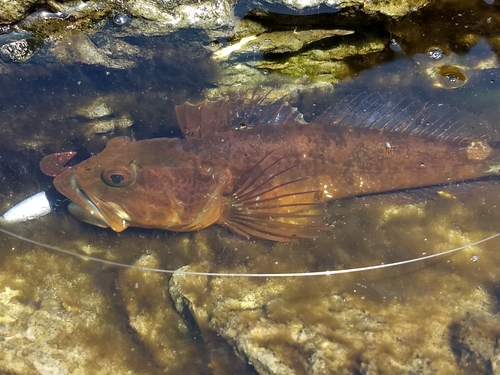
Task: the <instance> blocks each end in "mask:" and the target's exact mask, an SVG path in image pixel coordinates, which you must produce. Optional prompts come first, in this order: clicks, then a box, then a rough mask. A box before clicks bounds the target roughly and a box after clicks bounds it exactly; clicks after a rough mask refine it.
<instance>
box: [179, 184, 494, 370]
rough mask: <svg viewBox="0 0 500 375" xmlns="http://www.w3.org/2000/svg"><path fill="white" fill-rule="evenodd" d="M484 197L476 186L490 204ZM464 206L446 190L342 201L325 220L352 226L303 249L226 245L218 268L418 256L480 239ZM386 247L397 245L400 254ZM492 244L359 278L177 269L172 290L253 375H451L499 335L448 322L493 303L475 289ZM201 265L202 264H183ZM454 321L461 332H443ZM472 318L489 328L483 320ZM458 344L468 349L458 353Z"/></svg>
mask: <svg viewBox="0 0 500 375" xmlns="http://www.w3.org/2000/svg"><path fill="white" fill-rule="evenodd" d="M491 194H494V192H493V191H492V192H491ZM443 196H446V195H443ZM488 196H489V195H488V194H485V195H484V194H483V198H484V199H486V200H487V201H488V199H489V198H488ZM443 205H444V206H446V207H447V209H446V210H445V209H444V206H443ZM363 207H364V208H363ZM470 207H475V206H474V205H473V204H472V202H469V203H465V204H462V203H459V202H457V201H456V200H454V199H451V198H443V200H442V201H433V202H426V203H421V204H418V205H415V204H409V205H408V204H406V205H401V204H399V205H396V204H387V203H385V204H384V203H383V201H377V200H360V201H358V202H355V203H354V204H351V205H350V209H349V208H347V207H346V208H345V209H346V210H349V212H356V214H351V215H350V216H349V218H348V219H346V215H348V214H347V211H343V210H344V209H343V208H342V207H341V206H336V207H335V214H334V215H333V216H334V217H333V218H332V219H333V220H334V223H336V222H337V220H338V221H339V222H340V221H342V220H349V221H350V222H349V225H340V226H339V227H338V228H336V229H334V230H333V232H332V233H329V236H328V238H330V241H326V242H323V240H322V239H321V238H320V239H318V240H317V241H316V243H315V244H309V246H307V249H308V250H307V252H306V253H304V249H303V246H304V244H303V245H302V246H300V245H297V247H295V246H287V247H286V248H285V246H282V245H274V246H272V250H271V249H268V250H267V251H266V245H263V244H260V245H259V244H243V243H240V242H232V243H231V245H232V247H233V248H236V249H237V254H232V255H229V256H228V257H229V261H225V262H221V264H220V266H221V267H220V268H219V269H218V271H219V272H230V273H243V274H245V273H271V272H300V271H304V270H306V269H307V268H309V267H314V265H316V266H317V265H321V269H325V268H330V269H335V265H339V264H343V265H344V266H343V267H341V268H351V267H360V266H366V265H370V264H371V265H377V264H385V263H390V262H394V261H400V260H402V259H408V258H412V257H418V256H422V251H424V255H425V254H427V252H425V251H444V250H447V249H450V248H453V247H458V246H462V245H464V244H467V243H470V242H471V241H473V240H476V239H481V238H484V237H485V236H486V235H487V233H484V232H482V231H481V230H479V229H478V232H474V230H473V229H472V228H471V224H470V223H471V222H477V220H478V217H480V216H481V212H476V211H472V210H470V209H469V208H470ZM332 212H333V211H332ZM444 212H448V213H449V214H445V213H444ZM337 217H338V219H337ZM355 217H356V218H358V220H359V222H357V221H356V219H354V218H355ZM423 223H426V224H425V225H424V224H423ZM337 225H339V224H337ZM349 228H352V229H349ZM361 228H363V229H362V234H361V235H360V230H361ZM370 228H371V229H370ZM389 228H390V230H389ZM461 228H468V230H467V232H462V229H461ZM331 238H334V239H335V241H331ZM390 238H392V240H391V239H390ZM318 241H319V243H318ZM379 241H380V242H379ZM392 241H396V242H394V243H392ZM349 243H351V244H356V245H355V246H354V247H350V246H349V245H348V244H349ZM376 243H378V245H375V244H376ZM364 244H366V245H364ZM228 245H229V244H228V243H227V244H224V245H222V244H220V245H218V246H221V247H227V246H228ZM354 248H356V250H354ZM362 248H364V249H365V250H361V249H362ZM387 248H388V249H398V248H404V253H402V252H399V251H396V250H390V251H389V250H388V249H387ZM494 248H495V246H493V245H492V246H491V249H490V251H488V252H487V253H486V254H483V255H481V257H480V258H479V259H480V262H483V263H482V264H483V266H480V265H478V264H477V262H478V260H477V259H478V257H477V254H478V252H479V249H478V248H477V247H471V248H469V249H468V250H465V251H464V252H463V253H461V254H459V255H455V256H454V257H452V258H448V259H445V260H444V261H443V262H438V263H435V264H431V263H421V264H418V263H417V264H416V265H408V266H399V267H397V268H394V269H386V270H378V271H375V270H373V271H370V272H365V273H359V274H357V273H351V274H346V275H333V276H322V277H320V276H317V277H312V276H310V277H305V278H298V277H294V278H292V277H283V278H269V277H268V278H255V277H246V278H245V277H226V278H224V277H206V276H200V277H198V276H192V275H185V274H175V275H174V276H173V277H172V279H171V281H170V293H171V294H172V296H173V299H174V301H175V302H176V307H177V309H178V310H179V311H185V310H186V309H187V310H188V311H189V312H190V313H191V314H192V316H193V317H194V318H195V320H196V322H197V324H198V325H199V327H200V330H201V331H202V334H203V335H204V337H205V336H206V337H210V335H213V334H214V333H215V334H218V335H220V336H222V337H223V338H224V339H225V340H227V342H228V343H230V344H231V345H232V346H233V347H234V348H235V350H236V352H237V353H238V354H239V355H241V356H243V357H244V358H245V359H246V360H247V361H248V363H250V364H251V365H252V366H253V367H254V369H255V370H256V371H257V372H258V373H259V374H308V375H309V374H324V373H335V374H351V373H352V371H353V370H354V371H357V372H360V373H369V374H388V373H418V374H436V373H439V374H456V373H459V372H460V371H462V369H464V368H465V366H466V364H465V363H468V362H467V358H469V359H470V358H472V359H473V360H477V361H478V362H481V366H483V365H484V364H486V363H488V361H494V357H495V356H496V352H495V351H494V346H491V343H492V342H493V341H494V340H495V337H496V336H495V335H496V333H495V332H496V331H494V332H493V331H492V332H491V334H490V335H488V338H487V340H483V341H481V340H482V339H480V340H479V341H478V339H479V338H480V337H483V334H481V333H478V334H477V339H476V338H474V337H476V336H474V335H473V334H472V332H473V331H475V330H474V329H470V330H468V329H466V328H464V327H466V326H467V325H468V323H456V322H460V319H461V317H463V316H468V315H467V314H469V313H470V312H474V311H484V312H488V311H492V309H494V306H495V300H494V298H493V296H492V295H491V294H490V293H489V292H488V290H486V289H485V288H477V285H478V284H481V283H483V282H490V280H491V279H490V277H493V279H495V280H496V276H494V273H492V274H491V275H487V274H486V273H484V271H483V270H482V267H486V265H489V266H491V267H492V268H491V269H495V268H496V267H498V259H496V258H495V255H494V253H495V251H494ZM321 249H323V250H321ZM431 249H432V250H431ZM483 251H484V250H483ZM323 252H324V253H323ZM238 259H239V260H238ZM264 259H266V260H264ZM330 262H331V265H328V264H329V263H330ZM200 267H201V268H202V267H203V264H202V263H199V264H197V265H196V264H194V265H193V268H192V269H191V266H190V267H186V268H184V269H183V271H189V270H197V271H199V270H200ZM205 267H206V265H205ZM323 267H325V268H323ZM202 269H203V268H202ZM493 322H494V320H492V321H491V323H488V324H494V323H493ZM453 324H458V326H457V327H461V328H460V329H458V328H457V329H455V330H454V331H452V332H450V327H452V325H453ZM477 324H478V325H480V326H481V327H482V326H483V325H484V329H485V331H486V332H488V331H490V330H489V329H488V324H482V323H480V322H479V323H477ZM463 343H466V345H467V346H466V348H465V349H464V350H460V351H457V348H462V347H463ZM467 347H469V348H470V350H469V349H467ZM467 353H473V354H467ZM467 355H468V356H469V357H467ZM457 356H458V357H460V358H464V359H461V361H463V363H461V362H457V361H456V358H457ZM471 356H472V357H471ZM483 367H484V366H483Z"/></svg>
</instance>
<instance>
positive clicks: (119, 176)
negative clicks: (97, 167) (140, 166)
mask: <svg viewBox="0 0 500 375" xmlns="http://www.w3.org/2000/svg"><path fill="white" fill-rule="evenodd" d="M101 177H102V180H103V181H104V183H105V184H106V185H109V186H112V187H127V186H130V185H132V184H133V183H134V182H135V180H136V174H135V170H134V169H133V168H132V167H130V166H123V167H118V168H112V169H107V170H105V171H103V172H102V176H101Z"/></svg>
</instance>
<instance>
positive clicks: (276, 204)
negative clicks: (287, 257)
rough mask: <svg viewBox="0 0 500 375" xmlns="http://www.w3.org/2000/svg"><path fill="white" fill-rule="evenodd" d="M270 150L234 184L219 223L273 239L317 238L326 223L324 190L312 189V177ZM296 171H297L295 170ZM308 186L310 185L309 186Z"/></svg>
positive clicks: (247, 234)
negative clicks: (322, 200) (322, 201)
mask: <svg viewBox="0 0 500 375" xmlns="http://www.w3.org/2000/svg"><path fill="white" fill-rule="evenodd" d="M272 154H273V153H272V152H271V153H268V154H267V155H266V156H265V157H264V158H263V159H262V160H260V161H259V162H258V163H257V164H255V165H254V166H253V167H251V168H249V169H248V170H247V171H246V173H244V174H243V175H242V176H241V177H240V179H239V180H238V181H237V183H236V184H235V186H234V188H233V190H232V192H231V194H230V196H229V197H228V200H227V206H226V208H225V209H224V210H223V213H222V215H221V220H220V222H219V223H220V224H222V225H224V226H226V227H227V228H229V229H230V230H232V231H233V232H236V233H238V234H240V235H242V236H244V237H257V238H262V239H266V240H270V241H293V240H298V239H304V238H309V239H314V238H316V237H317V236H318V234H319V231H321V230H325V229H329V227H328V226H327V225H326V224H325V222H324V219H325V216H326V214H325V210H324V203H321V202H320V201H319V197H320V196H321V192H320V191H319V190H314V189H311V188H310V185H311V184H310V183H308V182H310V179H309V177H307V176H300V175H298V174H297V173H296V172H297V171H296V168H297V165H291V166H288V165H286V164H287V163H286V160H284V159H283V158H278V157H274V158H273V157H272ZM294 172H295V173H294ZM308 185H309V186H308ZM318 211H320V213H318Z"/></svg>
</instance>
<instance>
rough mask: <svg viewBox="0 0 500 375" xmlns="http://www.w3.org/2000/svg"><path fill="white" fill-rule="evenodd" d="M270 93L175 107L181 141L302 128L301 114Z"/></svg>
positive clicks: (247, 93) (242, 94)
mask: <svg viewBox="0 0 500 375" xmlns="http://www.w3.org/2000/svg"><path fill="white" fill-rule="evenodd" d="M272 92H273V90H268V91H267V92H265V93H264V94H258V93H257V92H256V91H253V92H252V91H250V92H249V91H243V92H236V93H232V94H231V95H230V96H229V97H226V98H224V99H221V100H217V101H211V100H205V101H203V102H201V103H199V104H192V103H190V102H186V103H184V104H182V105H178V106H175V115H176V118H177V123H178V124H179V127H180V128H181V131H182V133H183V135H184V137H186V138H189V137H196V138H203V137H206V136H210V135H214V134H220V133H223V132H227V131H234V130H244V129H252V128H255V127H257V126H262V125H264V126H267V125H270V126H278V125H286V124H304V119H303V117H302V114H301V113H300V112H299V111H298V109H297V108H295V107H293V106H292V105H290V104H289V103H288V102H287V101H286V100H285V99H284V98H281V99H274V100H273V99H271V98H270V97H269V96H270V94H271V93H272Z"/></svg>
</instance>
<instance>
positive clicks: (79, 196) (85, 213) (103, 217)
mask: <svg viewBox="0 0 500 375" xmlns="http://www.w3.org/2000/svg"><path fill="white" fill-rule="evenodd" d="M54 186H55V187H56V189H57V190H58V191H59V192H60V193H62V194H64V195H65V196H66V197H68V198H69V199H70V200H71V203H70V204H69V205H68V210H69V212H70V213H71V214H72V215H73V216H74V217H76V218H77V219H78V220H81V221H84V222H86V223H89V224H92V225H96V226H98V227H101V228H111V229H113V230H114V231H115V232H121V231H123V230H125V229H126V228H127V227H128V223H129V222H130V216H129V215H128V214H127V213H126V212H125V210H124V209H123V208H122V207H120V206H119V205H117V204H116V203H113V202H105V201H103V200H102V199H100V198H98V197H94V198H93V199H92V198H90V197H89V196H88V195H87V194H86V193H85V191H84V190H83V189H82V188H81V187H80V185H78V182H77V181H76V170H75V169H70V170H68V171H67V172H66V173H62V174H61V175H59V176H57V177H56V178H55V179H54Z"/></svg>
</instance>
